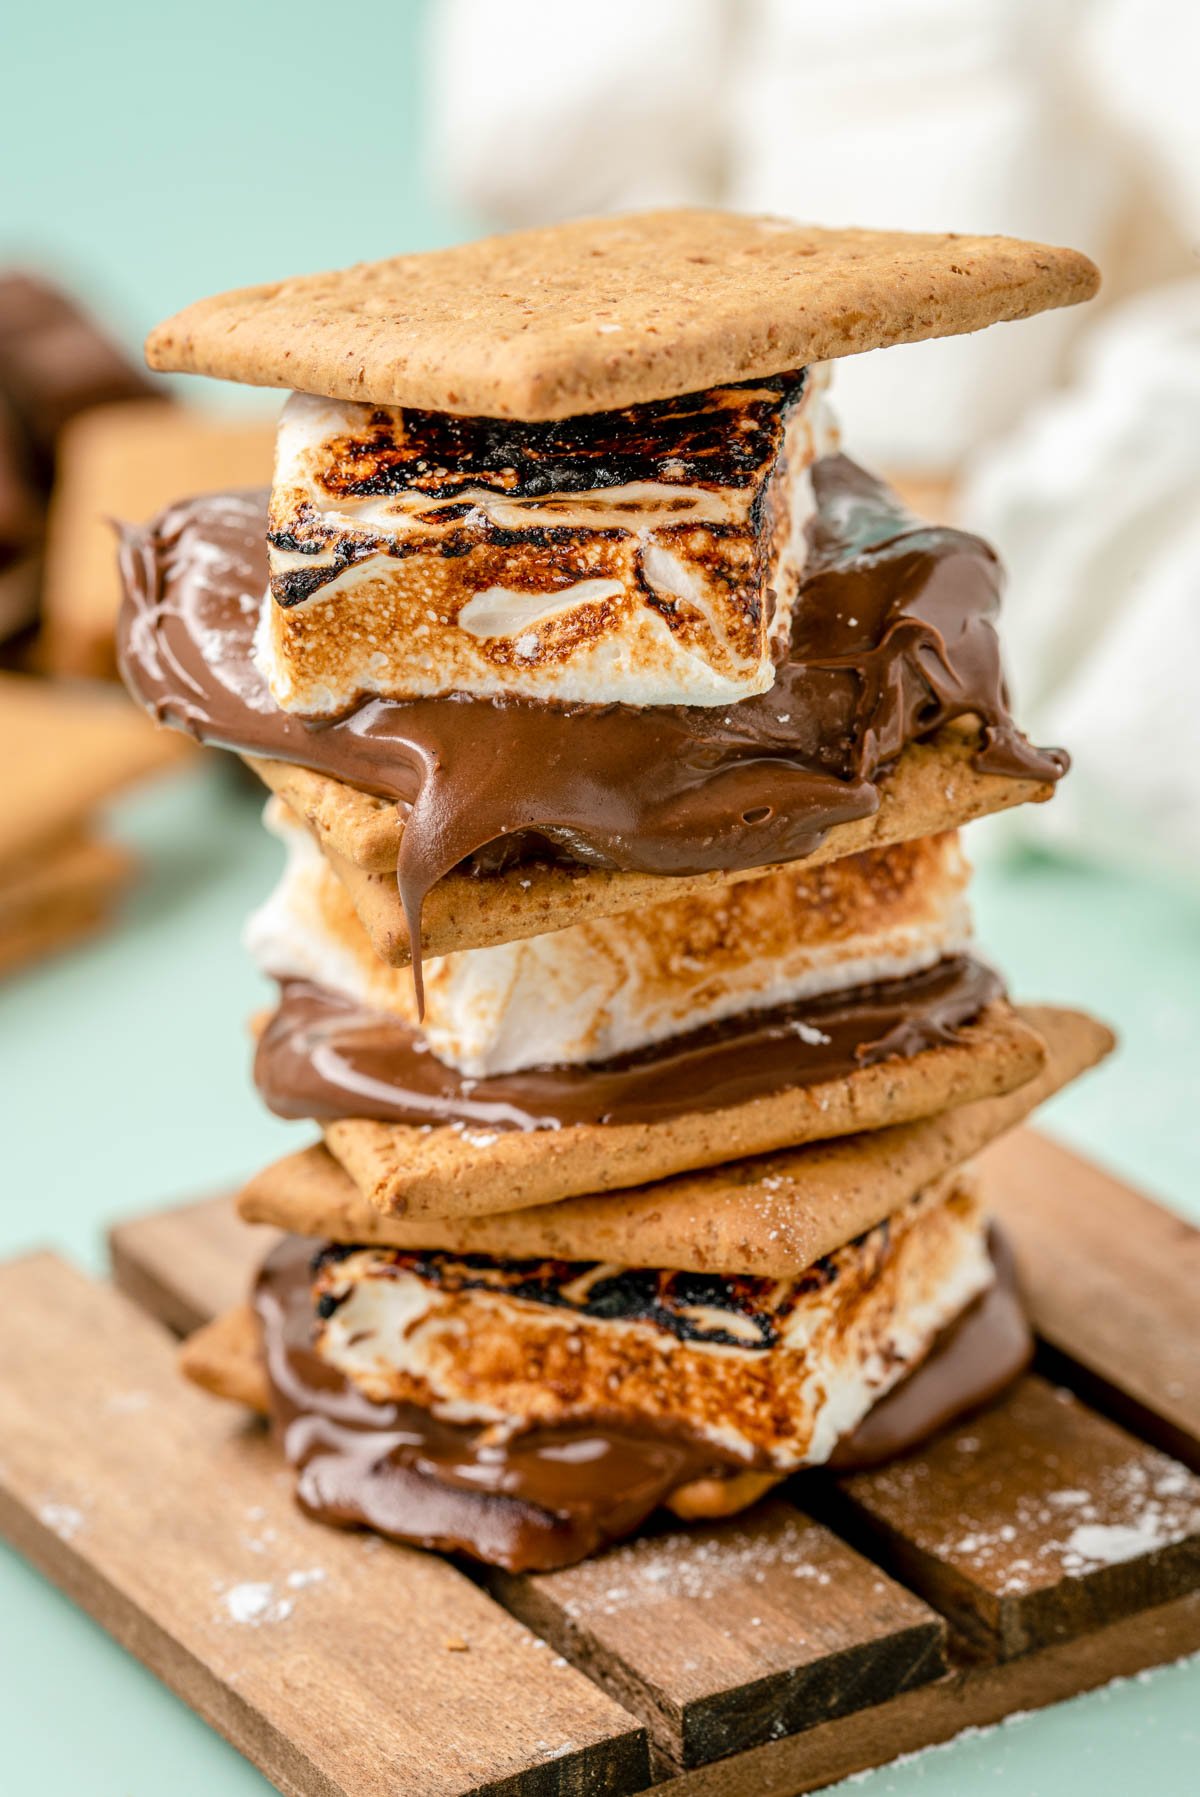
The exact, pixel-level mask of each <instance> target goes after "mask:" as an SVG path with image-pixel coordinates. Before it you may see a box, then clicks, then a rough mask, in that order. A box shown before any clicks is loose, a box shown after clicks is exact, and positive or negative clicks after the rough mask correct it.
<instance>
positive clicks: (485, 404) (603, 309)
mask: <svg viewBox="0 0 1200 1797" xmlns="http://www.w3.org/2000/svg"><path fill="white" fill-rule="evenodd" d="M1098 284H1099V276H1098V274H1097V271H1096V269H1095V267H1094V266H1093V264H1092V263H1091V262H1089V261H1088V259H1087V257H1086V256H1083V255H1080V254H1079V253H1078V252H1077V251H1075V250H1067V249H1055V248H1052V247H1051V246H1049V245H1046V244H1040V243H1025V242H1022V241H1020V240H1019V239H1017V238H1011V237H968V236H959V235H955V234H950V233H947V234H942V235H931V234H925V233H914V232H902V231H865V230H830V229H826V228H823V227H819V226H813V225H799V224H792V223H790V222H789V221H787V220H786V219H779V218H767V217H749V216H743V215H740V214H737V213H732V212H715V211H712V212H710V211H703V210H698V209H688V208H681V209H678V210H671V211H662V212H643V213H632V214H626V215H622V216H617V217H611V218H599V219H594V218H593V219H574V220H571V221H570V222H568V223H565V224H559V225H552V226H548V227H545V228H542V229H538V230H530V231H518V232H514V233H512V234H511V235H509V236H503V237H488V238H484V239H482V240H481V241H479V242H476V243H469V244H462V245H460V246H459V247H457V248H455V249H449V250H435V251H432V252H427V253H425V254H422V255H409V256H394V257H389V258H388V259H387V260H385V261H382V262H364V263H359V264H358V265H357V266H355V267H353V268H347V269H342V270H339V271H337V272H334V273H330V274H316V275H301V276H296V277H294V278H292V279H290V280H285V281H276V282H272V283H270V284H267V285H264V286H259V287H245V288H241V289H239V290H238V291H236V292H233V293H226V294H219V295H217V296H216V297H215V298H212V299H207V300H200V301H198V302H197V303H196V304H194V305H192V306H189V307H187V308H186V310H185V311H183V312H180V313H178V314H177V315H176V316H175V317H174V318H170V319H168V320H167V321H166V322H165V323H164V324H161V325H159V326H158V328H157V329H156V330H154V331H152V332H151V333H150V336H149V338H148V339H147V342H146V359H147V361H148V362H149V364H150V366H151V367H152V368H159V369H175V370H180V371H183V372H187V373H191V374H208V375H216V376H218V377H219V378H221V379H224V380H233V381H245V382H248V383H249V384H251V385H254V386H261V387H284V388H289V389H295V390H299V391H302V392H308V393H318V394H325V395H328V396H329V397H331V398H335V399H352V400H361V401H366V402H374V403H386V404H391V405H404V406H421V407H426V408H429V409H431V410H434V411H443V412H458V413H465V414H473V413H477V414H483V415H485V416H489V417H499V418H522V419H528V420H531V421H536V420H539V419H554V418H565V417H569V416H570V415H571V414H572V413H578V412H600V411H607V410H610V409H614V408H617V407H621V406H628V405H634V404H637V403H639V402H642V401H646V400H653V399H666V398H669V397H671V396H673V395H675V394H677V393H689V392H694V391H697V390H699V389H701V388H704V387H712V386H718V385H720V384H722V383H724V382H728V381H736V380H747V379H751V378H753V377H757V376H762V375H765V374H772V373H777V372H779V371H780V370H781V369H785V368H789V367H798V366H800V365H802V364H807V363H812V362H820V361H826V360H828V359H830V358H833V357H837V356H848V355H855V354H857V353H859V352H860V351H863V350H869V349H880V348H883V347H884V346H886V345H888V344H893V343H915V342H919V341H920V340H922V339H924V338H928V337H949V336H956V335H958V334H959V333H961V332H964V331H976V330H979V329H981V328H982V327H983V326H985V325H989V324H996V323H999V322H1001V321H1002V320H1006V319H1016V318H1028V317H1030V316H1032V314H1034V313H1036V312H1043V311H1046V310H1047V309H1048V308H1050V307H1053V306H1066V305H1074V304H1076V303H1077V302H1079V301H1081V300H1086V299H1090V298H1091V296H1092V294H1094V293H1095V291H1096V288H1097V286H1098Z"/></svg>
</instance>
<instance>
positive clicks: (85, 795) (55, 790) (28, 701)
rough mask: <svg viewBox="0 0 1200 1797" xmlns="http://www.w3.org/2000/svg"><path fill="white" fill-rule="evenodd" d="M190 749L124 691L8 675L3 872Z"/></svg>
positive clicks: (2, 742) (2, 687)
mask: <svg viewBox="0 0 1200 1797" xmlns="http://www.w3.org/2000/svg"><path fill="white" fill-rule="evenodd" d="M190 751H191V745H190V744H189V743H188V741H187V740H186V738H184V737H181V736H178V735H177V734H176V733H175V732H173V731H171V732H168V731H165V730H158V729H156V727H155V726H154V725H153V724H152V723H151V722H150V720H149V718H147V717H145V716H143V714H142V713H141V712H140V711H137V710H135V709H134V707H133V706H132V705H131V704H130V703H129V701H128V700H127V699H126V698H125V697H124V695H123V694H117V693H109V692H96V691H88V690H86V689H83V688H75V687H70V686H65V685H64V686H60V685H57V684H55V683H53V682H51V681H45V680H36V679H31V678H29V677H28V676H26V675H21V674H0V767H3V768H4V770H5V777H4V780H3V783H2V790H0V867H3V866H5V865H6V864H8V863H12V862H17V861H23V860H25V859H27V858H28V857H31V856H35V855H37V854H38V853H39V852H41V851H42V850H43V849H44V848H46V847H48V846H49V845H51V844H55V843H57V842H58V841H59V840H60V839H61V838H62V837H63V836H64V835H66V834H68V833H70V832H71V831H73V830H76V829H78V828H79V826H80V825H81V824H82V822H83V820H84V819H85V818H86V817H87V815H88V814H89V812H91V811H92V810H93V809H94V807H95V806H96V805H98V804H99V803H100V801H101V800H103V799H106V798H108V797H109V796H110V794H112V793H114V792H116V791H117V790H118V789H119V788H121V787H123V786H127V785H129V783H130V782H131V781H134V780H137V779H139V778H141V777H142V776H143V775H145V774H149V773H152V772H153V771H154V770H155V769H157V768H161V767H164V766H167V765H168V764H170V763H172V762H175V761H178V760H179V759H180V758H181V757H183V756H186V755H187V754H188V753H189V752H190Z"/></svg>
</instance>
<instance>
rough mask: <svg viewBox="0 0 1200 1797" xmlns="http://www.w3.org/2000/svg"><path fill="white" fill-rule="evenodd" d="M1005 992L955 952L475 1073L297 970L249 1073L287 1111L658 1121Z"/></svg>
mask: <svg viewBox="0 0 1200 1797" xmlns="http://www.w3.org/2000/svg"><path fill="white" fill-rule="evenodd" d="M1002 995H1003V986H1002V985H1001V982H1000V979H999V978H998V976H997V975H996V974H995V973H994V972H993V971H992V970H991V968H989V967H985V966H984V965H983V964H982V963H981V962H979V961H973V960H971V959H969V958H967V957H965V956H956V957H953V958H950V959H947V960H945V961H940V962H938V963H937V965H936V966H934V967H932V968H930V969H929V970H928V971H927V972H925V973H918V974H911V975H909V976H908V977H907V978H905V979H899V980H887V981H883V982H881V983H879V984H877V985H874V986H859V987H857V988H855V989H853V990H851V991H848V992H835V993H829V994H827V995H825V996H824V997H821V998H815V999H806V1000H804V1001H803V1002H801V1003H799V1004H794V1005H787V1006H782V1007H780V1008H778V1009H775V1010H771V1011H761V1012H743V1013H742V1014H741V1015H739V1016H737V1017H732V1018H729V1019H726V1020H725V1021H723V1022H720V1023H714V1024H709V1025H707V1026H706V1027H705V1028H703V1029H698V1030H692V1031H689V1032H688V1034H686V1035H682V1036H674V1037H672V1038H671V1039H670V1040H669V1041H667V1042H662V1043H658V1044H657V1045H655V1046H653V1047H650V1048H643V1049H638V1050H636V1051H634V1052H632V1053H629V1054H624V1055H620V1056H617V1057H615V1058H614V1059H612V1060H609V1061H593V1062H589V1063H588V1064H587V1065H586V1066H582V1067H569V1066H563V1067H535V1068H529V1069H526V1070H525V1071H522V1072H519V1073H504V1074H493V1075H491V1076H490V1077H489V1078H486V1079H470V1078H468V1077H467V1076H466V1075H464V1074H461V1073H459V1072H458V1071H457V1070H456V1069H455V1068H453V1067H449V1066H447V1065H446V1063H445V1062H444V1061H440V1060H439V1059H438V1058H437V1056H436V1055H434V1054H433V1053H431V1052H430V1050H429V1049H428V1048H426V1047H425V1045H424V1043H423V1040H422V1038H421V1036H420V1034H419V1032H418V1031H416V1030H413V1029H410V1028H409V1027H408V1026H407V1025H405V1024H403V1023H401V1022H400V1021H399V1019H397V1018H394V1017H387V1016H383V1015H381V1014H380V1013H378V1012H375V1011H367V1010H363V1009H361V1008H359V1007H358V1006H356V1005H355V1003H354V1002H353V1000H351V999H347V998H343V997H341V996H340V995H339V994H337V993H334V992H329V991H327V990H325V989H323V988H322V987H319V986H313V985H309V984H307V983H306V982H304V981H300V980H289V981H286V982H285V983H284V984H283V987H282V997H281V1003H280V1005H279V1008H278V1010H276V1012H275V1013H274V1015H273V1016H272V1018H271V1020H270V1022H269V1023H268V1024H267V1027H266V1029H265V1030H264V1031H263V1034H262V1036H261V1037H260V1039H259V1044H258V1050H257V1053H256V1056H255V1062H254V1078H255V1082H256V1084H257V1086H258V1090H259V1093H260V1094H261V1096H262V1098H263V1099H264V1101H265V1102H266V1104H267V1105H268V1106H269V1107H270V1109H271V1110H273V1111H274V1112H275V1113H276V1114H277V1115H278V1116H281V1117H312V1118H316V1119H319V1120H323V1121H327V1120H329V1119H332V1118H336V1117H373V1118H377V1119H379V1120H381V1121H385V1122H389V1121H390V1122H397V1123H409V1124H422V1123H433V1124H437V1123H450V1122H459V1123H468V1124H474V1125H480V1126H486V1127H487V1128H489V1129H553V1128H557V1127H559V1126H561V1125H569V1124H582V1123H589V1124H591V1123H612V1124H620V1123H659V1122H663V1121H664V1120H666V1119H668V1118H671V1117H677V1116H680V1115H681V1114H683V1113H685V1112H692V1111H698V1110H703V1111H713V1110H722V1109H725V1108H726V1107H729V1106H732V1105H738V1104H745V1103H748V1102H749V1101H750V1100H751V1099H755V1098H762V1097H765V1096H766V1095H768V1094H769V1093H772V1092H779V1091H782V1090H783V1089H784V1088H786V1087H788V1086H803V1085H814V1084H816V1083H817V1082H818V1081H823V1080H833V1079H840V1078H843V1077H844V1076H845V1075H847V1074H850V1073H853V1072H855V1071H856V1070H857V1069H858V1068H860V1067H869V1066H873V1065H874V1064H875V1063H876V1062H878V1061H883V1060H891V1059H894V1058H897V1057H908V1056H911V1055H916V1054H921V1053H923V1052H924V1051H925V1050H926V1049H929V1048H933V1047H936V1046H938V1045H939V1044H944V1043H951V1042H954V1041H956V1040H957V1038H958V1032H959V1031H960V1030H961V1029H962V1027H963V1026H964V1025H965V1024H968V1023H970V1022H971V1021H973V1019H974V1018H976V1017H978V1015H979V1013H980V1011H981V1010H982V1009H983V1008H984V1006H985V1005H988V1004H991V1003H993V1002H994V1001H995V1000H996V999H998V998H1000V997H1001V996H1002Z"/></svg>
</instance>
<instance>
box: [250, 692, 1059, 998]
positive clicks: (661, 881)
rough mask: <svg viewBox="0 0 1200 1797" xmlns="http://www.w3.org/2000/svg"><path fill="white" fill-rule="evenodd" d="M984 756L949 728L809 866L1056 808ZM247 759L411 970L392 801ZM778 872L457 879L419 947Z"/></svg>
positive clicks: (508, 938)
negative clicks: (1010, 813) (988, 768)
mask: <svg viewBox="0 0 1200 1797" xmlns="http://www.w3.org/2000/svg"><path fill="white" fill-rule="evenodd" d="M979 746H980V743H979V734H978V731H977V730H974V729H972V728H970V727H969V726H967V727H963V726H961V725H949V726H947V727H946V728H945V729H943V730H940V731H938V732H937V733H936V735H934V736H932V737H930V738H929V740H928V741H927V742H919V743H910V744H909V746H908V747H907V748H906V749H905V750H904V752H903V754H902V755H901V756H900V757H899V759H898V760H897V761H896V763H895V764H894V765H893V766H892V767H891V768H888V769H887V770H885V771H884V772H883V773H882V774H881V775H880V776H879V782H878V784H879V795H880V796H879V809H878V811H876V812H875V813H874V814H873V816H871V817H865V818H859V819H857V820H856V821H855V822H853V823H848V824H835V825H834V826H833V827H832V829H830V830H829V832H828V834H827V835H826V837H825V840H824V841H823V842H822V843H821V845H820V847H819V848H817V849H815V850H814V851H813V853H812V854H811V855H807V856H805V858H804V865H805V866H806V867H818V866H820V864H821V863H822V862H825V861H836V860H838V859H840V857H841V856H843V855H854V854H857V853H858V852H859V851H860V850H862V849H874V848H883V847H885V846H886V845H887V844H888V843H893V842H907V841H911V840H912V839H913V838H914V837H918V836H932V835H934V834H936V833H938V832H939V831H942V830H952V829H955V828H957V827H958V826H959V825H960V824H966V823H970V822H971V820H972V819H973V818H977V817H984V816H986V815H987V814H988V813H989V812H993V811H1005V810H1007V809H1009V807H1011V806H1013V805H1022V804H1041V803H1043V802H1044V801H1045V800H1046V799H1048V798H1050V797H1051V796H1052V794H1053V791H1054V788H1053V786H1052V785H1049V784H1046V783H1043V782H1039V781H1036V780H1019V779H1009V778H1008V777H1007V776H1004V775H1000V774H981V773H979V772H978V770H977V769H976V768H975V767H974V766H973V765H972V757H973V756H974V755H975V754H976V753H977V752H978V749H979ZM246 759H247V761H248V763H249V765H250V767H252V768H253V769H254V771H255V773H256V774H257V775H258V776H259V778H260V779H261V780H262V781H263V782H264V784H265V785H267V786H268V787H270V789H271V791H272V792H274V793H277V794H278V796H279V797H280V798H281V799H283V800H284V802H285V803H286V804H287V805H288V806H289V808H290V809H291V810H292V811H293V812H294V813H295V815H296V816H297V817H298V818H300V819H301V820H302V821H303V822H304V823H306V824H307V825H308V828H309V829H310V831H311V832H312V835H313V837H314V838H315V840H316V842H317V844H318V846H319V847H320V849H321V851H322V853H323V854H324V855H325V858H326V860H327V861H328V862H329V865H330V866H331V867H332V868H333V870H334V872H335V873H336V874H337V876H338V878H339V879H340V880H341V882H342V884H343V885H344V886H345V888H346V891H347V892H348V893H349V895H350V898H351V900H352V902H353V904H354V908H355V910H356V911H357V912H358V915H359V918H360V919H361V921H362V924H363V927H364V929H365V930H366V932H367V934H368V936H369V937H370V939H371V945H372V947H373V948H374V950H375V952H376V954H377V955H378V956H379V957H380V959H381V960H383V961H386V962H388V963H389V965H391V966H393V967H404V966H407V965H408V964H409V962H410V961H411V960H412V952H411V943H410V941H409V935H408V928H407V925H406V924H405V921H404V912H403V909H402V907H401V904H400V896H399V892H398V890H397V886H396V859H397V856H398V855H399V852H400V840H401V836H402V835H403V829H404V826H403V823H402V821H401V819H400V816H399V813H398V811H397V807H396V806H395V805H394V804H393V803H392V802H391V800H389V799H381V798H376V797H373V796H372V795H371V794H370V793H365V792H359V791H358V790H357V789H356V788H355V787H352V786H346V785H344V784H343V783H342V782H341V781H338V780H333V779H330V778H329V777H328V776H327V775H325V774H316V773H313V772H312V771H311V770H310V769H308V768H302V767H297V766H295V765H294V764H292V763H290V762H283V761H264V760H260V759H258V758H253V757H249V756H248V757H247V758H246ZM778 865H779V864H778V863H776V864H775V866H778ZM773 871H774V867H752V868H741V869H734V870H731V871H721V872H717V873H706V874H691V875H687V876H685V877H683V878H677V877H675V876H672V875H664V874H641V873H614V872H609V871H607V870H605V869H603V868H594V867H586V868H585V867H580V868H578V869H575V868H565V867H555V866H538V865H531V866H528V867H523V866H518V867H514V868H510V869H509V870H508V871H507V872H505V873H502V874H492V875H487V876H484V877H475V876H472V875H470V874H460V873H451V874H448V875H447V876H446V877H445V878H444V879H442V880H439V881H438V883H437V884H436V885H435V886H434V887H433V889H432V891H431V892H430V893H429V894H428V896H427V898H426V900H425V908H424V913H423V916H422V921H421V946H422V949H423V951H424V953H425V954H426V955H445V954H449V953H450V952H451V951H452V950H454V949H462V948H488V947H492V946H494V945H495V944H497V943H501V942H514V941H517V940H519V939H520V938H522V937H526V936H540V935H542V934H544V933H545V932H546V931H549V930H562V929H566V928H567V926H568V925H569V924H575V923H583V922H585V921H586V920H587V919H588V918H590V917H615V916H619V915H620V914H621V912H623V911H634V910H636V909H637V908H638V907H639V906H641V905H645V904H661V903H664V902H666V901H668V900H671V899H676V898H684V897H687V896H688V895H689V894H691V893H695V892H705V891H711V890H712V889H713V888H714V887H717V886H726V885H730V884H731V883H733V882H735V881H737V880H754V879H758V878H761V876H762V875H763V874H765V873H770V872H773Z"/></svg>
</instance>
